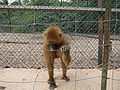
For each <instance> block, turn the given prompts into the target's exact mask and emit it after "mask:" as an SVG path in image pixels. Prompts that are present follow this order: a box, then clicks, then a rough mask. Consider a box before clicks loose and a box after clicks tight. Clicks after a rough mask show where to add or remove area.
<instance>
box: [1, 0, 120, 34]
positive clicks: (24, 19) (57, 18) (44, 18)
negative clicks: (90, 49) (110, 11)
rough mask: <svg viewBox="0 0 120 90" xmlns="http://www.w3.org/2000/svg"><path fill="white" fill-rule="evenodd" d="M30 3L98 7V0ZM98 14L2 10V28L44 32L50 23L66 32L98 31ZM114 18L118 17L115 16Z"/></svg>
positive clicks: (24, 31) (51, 0)
mask: <svg viewBox="0 0 120 90" xmlns="http://www.w3.org/2000/svg"><path fill="white" fill-rule="evenodd" d="M16 4H17V5H18V4H19V5H20V2H14V3H13V5H16ZM30 5H33V6H65V7H89V6H90V7H97V2H96V0H74V1H71V2H59V1H58V0H32V2H31V3H30ZM98 16H99V13H97V12H96V13H95V12H94V13H93V12H69V11H67V12H65V11H53V10H52V11H45V10H0V29H1V30H4V31H6V32H16V33H33V32H42V31H43V30H44V29H45V28H46V27H47V26H49V25H58V26H59V27H61V28H62V29H63V30H64V31H65V32H78V33H97V32H98V22H94V21H98ZM117 16H120V14H118V15H117ZM112 18H116V17H114V16H113V17H112ZM118 18H120V17H118ZM75 21H77V22H75ZM81 21H82V22H81ZM86 21H93V22H86ZM34 23H36V24H34ZM112 24H114V23H112ZM112 28H114V25H113V26H112ZM118 30H119V29H118Z"/></svg>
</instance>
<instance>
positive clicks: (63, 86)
mask: <svg viewBox="0 0 120 90" xmlns="http://www.w3.org/2000/svg"><path fill="white" fill-rule="evenodd" d="M38 73H39V74H38ZM61 74H62V72H61V70H55V75H54V77H55V81H56V84H57V86H58V87H57V88H56V89H55V90H100V82H101V70H99V69H70V70H68V76H69V78H70V81H69V82H66V81H64V80H61ZM108 74H109V75H108V77H109V78H112V75H113V77H114V79H120V69H116V70H114V72H113V70H112V69H111V70H109V72H108ZM37 75H38V77H37V78H36V76H37ZM35 79H36V82H35ZM47 79H48V73H47V71H46V70H43V69H40V70H39V69H23V68H18V69H16V68H7V69H3V68H1V69H0V90H49V89H48V88H49V85H48V84H47ZM4 87H5V88H4ZM107 90H120V81H119V80H118V81H117V80H111V79H108V85H107Z"/></svg>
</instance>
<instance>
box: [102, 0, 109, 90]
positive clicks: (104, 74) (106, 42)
mask: <svg viewBox="0 0 120 90" xmlns="http://www.w3.org/2000/svg"><path fill="white" fill-rule="evenodd" d="M110 16H111V0H106V11H105V22H104V25H105V29H104V53H103V55H104V56H103V66H102V80H101V90H106V87H107V72H108V61H109V42H110Z"/></svg>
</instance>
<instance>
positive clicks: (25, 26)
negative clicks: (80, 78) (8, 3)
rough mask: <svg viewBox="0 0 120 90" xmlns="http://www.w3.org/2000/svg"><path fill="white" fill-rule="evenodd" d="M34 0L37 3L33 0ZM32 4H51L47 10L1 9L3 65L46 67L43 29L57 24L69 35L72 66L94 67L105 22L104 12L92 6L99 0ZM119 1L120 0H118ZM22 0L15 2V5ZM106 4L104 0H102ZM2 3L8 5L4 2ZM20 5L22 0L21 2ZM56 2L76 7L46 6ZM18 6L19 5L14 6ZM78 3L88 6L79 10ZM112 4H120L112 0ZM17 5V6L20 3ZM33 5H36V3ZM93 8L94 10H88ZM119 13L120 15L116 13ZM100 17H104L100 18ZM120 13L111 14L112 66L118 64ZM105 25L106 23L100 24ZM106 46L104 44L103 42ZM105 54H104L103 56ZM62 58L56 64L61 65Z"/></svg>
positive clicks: (0, 33) (0, 59)
mask: <svg viewBox="0 0 120 90" xmlns="http://www.w3.org/2000/svg"><path fill="white" fill-rule="evenodd" d="M33 2H34V3H33ZM33 2H32V3H31V5H33V6H39V5H42V6H48V7H47V8H46V10H37V9H29V10H28V9H27V10H26V9H15V10H14V9H9V8H8V9H0V67H26V68H33V67H34V68H44V67H46V66H45V63H44V58H43V55H42V52H43V47H42V42H43V41H42V40H43V37H42V32H43V31H44V30H45V28H46V27H48V26H50V25H57V26H59V27H61V29H62V30H63V31H64V33H66V34H67V35H68V36H69V39H70V43H71V55H72V62H71V65H70V68H94V67H96V66H97V65H98V47H99V46H100V45H99V44H98V42H99V39H98V38H99V34H100V33H99V26H98V24H99V22H102V23H103V24H104V12H99V11H98V12H97V11H94V10H92V7H95V8H97V7H98V3H97V0H95V1H91V0H71V1H68V2H67V1H64V0H61V1H54V0H53V1H51V0H48V1H45V2H43V1H42V2H38V1H33ZM116 2H119V1H116ZM18 3H19V2H14V3H12V5H16V4H18ZM102 3H103V7H104V0H103V2H102ZM2 5H5V4H4V3H2ZM19 5H21V3H19ZM50 6H55V8H56V9H58V8H59V7H62V8H65V9H66V7H71V8H72V7H75V8H74V9H76V10H73V11H71V10H70V11H69V10H66V11H65V10H63V11H62V10H54V9H51V10H47V9H48V8H52V7H50ZM13 7H14V8H16V6H13ZM79 7H88V8H89V9H87V10H85V11H84V10H83V11H82V10H80V11H78V10H77V8H79ZM112 7H113V8H117V9H119V8H120V5H119V3H117V5H116V4H115V2H114V1H113V6H112ZM17 8H18V7H17ZM33 8H34V7H33ZM89 10H91V11H89ZM116 16H117V17H116ZM98 17H102V18H103V20H102V21H99V19H98ZM119 19H120V13H118V12H113V13H112V17H111V51H110V67H113V62H114V61H115V63H116V65H115V67H116V68H118V67H119V57H120V56H119V51H120V48H119V43H120V42H119V36H120V28H119V27H120V24H119V22H120V20H119ZM101 27H103V28H104V25H101ZM101 46H103V45H101ZM101 58H102V57H101ZM59 63H60V60H59V59H58V60H56V62H55V67H56V68H60V65H59Z"/></svg>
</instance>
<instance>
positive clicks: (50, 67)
mask: <svg viewBox="0 0 120 90" xmlns="http://www.w3.org/2000/svg"><path fill="white" fill-rule="evenodd" d="M46 63H47V68H48V74H49V79H48V83H49V84H50V87H49V88H56V87H57V86H56V84H55V81H54V78H53V76H54V59H51V60H47V61H46Z"/></svg>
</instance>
